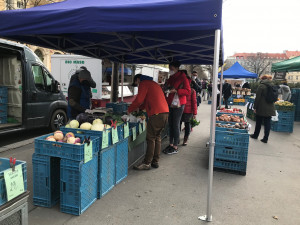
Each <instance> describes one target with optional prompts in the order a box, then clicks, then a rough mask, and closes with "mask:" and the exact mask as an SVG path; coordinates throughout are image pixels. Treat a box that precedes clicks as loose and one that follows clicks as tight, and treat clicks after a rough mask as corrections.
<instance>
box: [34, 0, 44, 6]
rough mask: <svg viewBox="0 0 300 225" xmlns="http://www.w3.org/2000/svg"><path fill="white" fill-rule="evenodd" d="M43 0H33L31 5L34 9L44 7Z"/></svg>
mask: <svg viewBox="0 0 300 225" xmlns="http://www.w3.org/2000/svg"><path fill="white" fill-rule="evenodd" d="M42 1H43V0H31V4H32V6H33V7H36V6H39V5H42V4H41V3H42Z"/></svg>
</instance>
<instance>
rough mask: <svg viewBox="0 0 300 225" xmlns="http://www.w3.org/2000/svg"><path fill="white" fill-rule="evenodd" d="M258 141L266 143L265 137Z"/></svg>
mask: <svg viewBox="0 0 300 225" xmlns="http://www.w3.org/2000/svg"><path fill="white" fill-rule="evenodd" d="M260 141H261V142H263V143H266V144H267V143H268V140H267V139H261V140H260Z"/></svg>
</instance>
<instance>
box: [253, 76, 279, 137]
mask: <svg viewBox="0 0 300 225" xmlns="http://www.w3.org/2000/svg"><path fill="white" fill-rule="evenodd" d="M260 79H261V82H260V84H259V86H258V89H257V92H256V98H255V102H254V107H253V108H254V113H256V124H255V131H254V134H251V135H250V137H251V138H253V139H257V138H258V136H259V133H260V129H261V124H262V121H264V126H265V135H264V138H263V139H261V141H262V142H263V143H267V142H268V138H269V134H270V130H271V117H272V116H275V115H276V113H275V105H274V103H268V102H267V101H266V97H265V96H267V91H268V86H272V85H273V84H272V76H271V75H263V76H262V77H261V78H260Z"/></svg>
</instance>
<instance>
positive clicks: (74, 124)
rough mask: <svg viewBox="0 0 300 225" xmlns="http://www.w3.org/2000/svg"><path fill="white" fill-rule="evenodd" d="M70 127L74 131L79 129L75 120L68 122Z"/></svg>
mask: <svg viewBox="0 0 300 225" xmlns="http://www.w3.org/2000/svg"><path fill="white" fill-rule="evenodd" d="M70 127H71V128H75V129H76V128H78V127H79V122H78V121H77V120H72V121H71V122H70Z"/></svg>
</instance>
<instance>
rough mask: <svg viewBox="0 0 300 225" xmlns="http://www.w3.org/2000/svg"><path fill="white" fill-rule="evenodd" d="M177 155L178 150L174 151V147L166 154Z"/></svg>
mask: <svg viewBox="0 0 300 225" xmlns="http://www.w3.org/2000/svg"><path fill="white" fill-rule="evenodd" d="M177 153H178V149H175V148H174V147H171V148H170V149H169V151H168V152H167V154H168V155H173V154H177Z"/></svg>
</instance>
